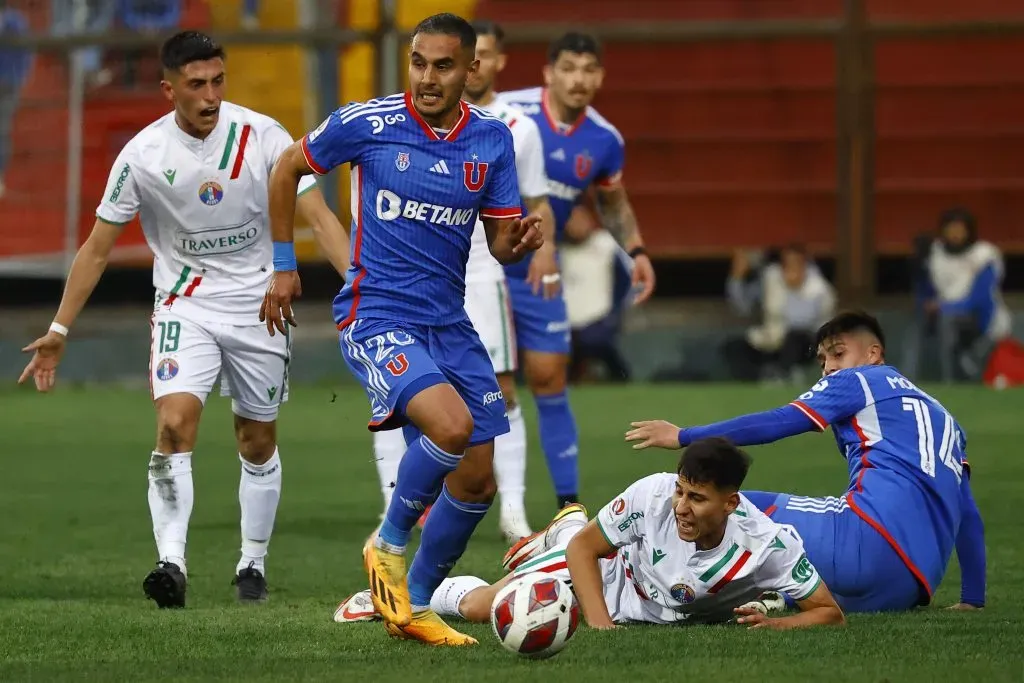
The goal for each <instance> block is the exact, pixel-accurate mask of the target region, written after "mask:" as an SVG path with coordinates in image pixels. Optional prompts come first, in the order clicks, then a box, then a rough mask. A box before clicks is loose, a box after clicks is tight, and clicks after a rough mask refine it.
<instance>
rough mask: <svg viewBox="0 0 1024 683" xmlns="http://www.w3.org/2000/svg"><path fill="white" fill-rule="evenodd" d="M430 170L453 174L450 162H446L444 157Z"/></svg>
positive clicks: (442, 173)
mask: <svg viewBox="0 0 1024 683" xmlns="http://www.w3.org/2000/svg"><path fill="white" fill-rule="evenodd" d="M430 172H431V173H440V174H441V175H451V174H452V173H451V171H449V170H448V164H446V163H444V159H441V161H439V162H437V163H436V164H434V165H433V166H431V167H430Z"/></svg>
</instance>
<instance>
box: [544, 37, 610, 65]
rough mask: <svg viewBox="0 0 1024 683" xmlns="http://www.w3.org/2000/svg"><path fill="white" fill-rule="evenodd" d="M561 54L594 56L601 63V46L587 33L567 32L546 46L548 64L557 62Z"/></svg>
mask: <svg viewBox="0 0 1024 683" xmlns="http://www.w3.org/2000/svg"><path fill="white" fill-rule="evenodd" d="M563 52H575V53H576V54H578V55H594V57H596V58H597V61H598V62H600V61H601V45H600V43H598V42H597V38H595V37H594V36H592V35H589V34H587V33H579V32H577V31H569V32H568V33H566V34H565V35H563V36H562V37H561V38H559V39H558V40H556V41H554V42H553V43H551V45H549V46H548V64H554V63H555V62H557V61H558V57H559V55H561V54H562V53H563Z"/></svg>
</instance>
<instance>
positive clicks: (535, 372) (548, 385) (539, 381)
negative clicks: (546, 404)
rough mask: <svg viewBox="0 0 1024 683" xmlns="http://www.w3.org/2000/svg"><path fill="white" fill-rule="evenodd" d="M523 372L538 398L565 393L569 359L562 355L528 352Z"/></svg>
mask: <svg viewBox="0 0 1024 683" xmlns="http://www.w3.org/2000/svg"><path fill="white" fill-rule="evenodd" d="M523 360H524V362H523V370H524V372H525V374H526V382H527V383H528V384H529V385H530V391H531V392H533V394H534V395H536V396H550V395H552V394H560V393H562V392H563V391H565V384H566V379H567V377H568V375H567V372H568V365H569V357H568V356H563V355H562V354H560V353H539V352H536V351H527V352H526V353H525V354H524V357H523Z"/></svg>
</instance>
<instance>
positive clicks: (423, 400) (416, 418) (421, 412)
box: [405, 384, 473, 455]
mask: <svg viewBox="0 0 1024 683" xmlns="http://www.w3.org/2000/svg"><path fill="white" fill-rule="evenodd" d="M405 415H406V417H408V418H409V420H410V421H411V422H412V423H413V424H414V425H416V427H417V428H418V429H419V430H420V431H421V432H422V433H423V434H425V435H426V437H427V438H428V439H430V440H431V441H432V442H433V443H434V445H435V446H437V447H438V448H440V449H441V450H443V451H445V452H446V453H451V454H453V455H461V454H463V453H465V452H466V448H468V447H469V440H470V438H472V436H473V416H472V415H471V414H470V412H469V408H468V407H467V406H466V402H465V401H463V400H462V397H461V396H459V394H458V392H456V391H455V388H454V387H453V386H452V385H450V384H435V385H434V386H432V387H429V388H427V389H424V390H423V391H421V392H420V393H418V394H416V395H415V396H413V397H412V399H411V400H410V401H409V403H408V405H406V407H405Z"/></svg>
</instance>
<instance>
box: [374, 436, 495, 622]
mask: <svg viewBox="0 0 1024 683" xmlns="http://www.w3.org/2000/svg"><path fill="white" fill-rule="evenodd" d="M460 460H462V455H461V454H460V455H453V454H451V453H446V452H445V451H443V450H441V449H440V448H439V447H438V446H436V445H435V444H434V442H433V441H431V440H430V439H428V438H427V437H426V436H425V435H423V436H420V437H419V438H418V439H416V440H415V441H413V442H412V443H411V445H410V446H409V448H408V450H406V451H405V455H404V456H403V457H402V464H400V465H399V466H398V478H397V481H396V483H395V492H394V494H393V495H392V497H391V504H390V505H388V511H387V514H386V515H385V517H384V523H383V524H382V525H381V528H380V534H379V538H380V540H381V541H383V542H384V543H386V544H387V545H388V546H391V547H392V548H394V549H401V548H405V546H406V544H407V543H408V542H409V533H410V532H411V531H412V528H413V527H414V526H416V520H418V519H419V518H420V515H422V514H423V510H424V509H426V507H427V506H428V505H430V504H431V503H432V502H433V501H434V498H435V497H436V496H437V491H438V490H439V489H440V488H441V484H442V482H444V478H445V477H446V476H447V475H448V473H449V472H451V471H452V470H454V469H455V468H456V467H458V465H459V461H460ZM460 505H465V503H460ZM485 509H486V508H485ZM435 513H436V509H435V510H432V511H431V513H430V517H428V520H429V519H433V518H434V514H435ZM473 526H476V524H474V525H473ZM471 531H472V530H471ZM424 533H426V532H424ZM466 538H467V540H468V538H469V537H468V536H467V537H466ZM465 547H466V544H465V542H463V543H462V548H465ZM417 557H418V555H417ZM429 603H430V596H427V603H425V604H429Z"/></svg>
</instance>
